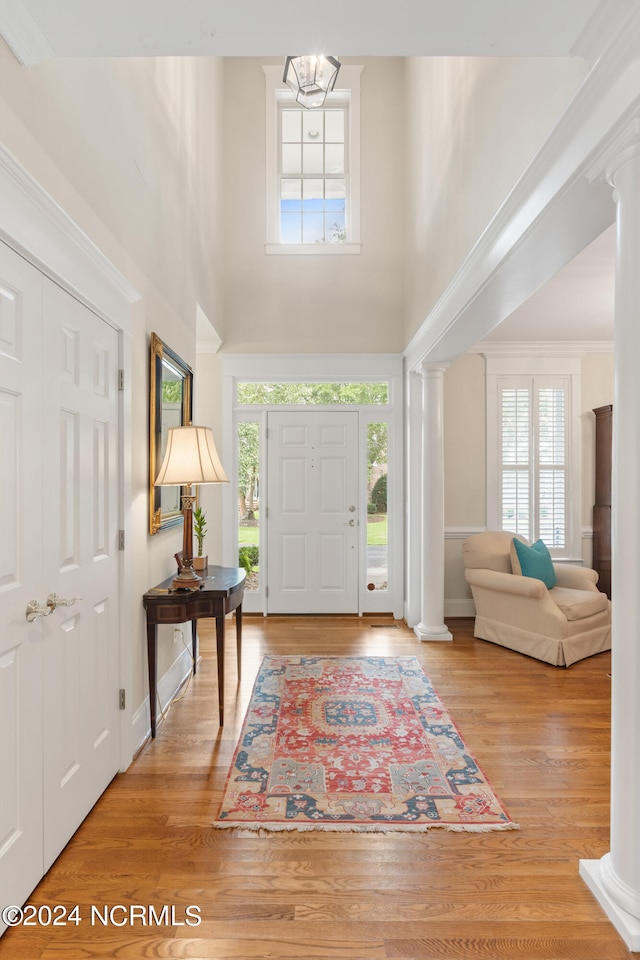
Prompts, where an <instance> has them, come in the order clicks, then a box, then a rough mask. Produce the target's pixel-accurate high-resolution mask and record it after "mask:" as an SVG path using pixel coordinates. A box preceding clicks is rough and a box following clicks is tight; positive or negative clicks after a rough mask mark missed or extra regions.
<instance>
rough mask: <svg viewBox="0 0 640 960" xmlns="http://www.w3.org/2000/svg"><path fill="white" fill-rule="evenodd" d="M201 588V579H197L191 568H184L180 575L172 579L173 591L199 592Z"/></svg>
mask: <svg viewBox="0 0 640 960" xmlns="http://www.w3.org/2000/svg"><path fill="white" fill-rule="evenodd" d="M201 586H202V577H199V576H198V574H197V573H195V571H194V570H193V568H192V567H190V566H189V567H187V566H184V567H182V569H181V570H180V573H179V574H178V575H177V576H175V577H174V578H173V583H172V584H171V587H172V589H173V590H199V589H200V587H201Z"/></svg>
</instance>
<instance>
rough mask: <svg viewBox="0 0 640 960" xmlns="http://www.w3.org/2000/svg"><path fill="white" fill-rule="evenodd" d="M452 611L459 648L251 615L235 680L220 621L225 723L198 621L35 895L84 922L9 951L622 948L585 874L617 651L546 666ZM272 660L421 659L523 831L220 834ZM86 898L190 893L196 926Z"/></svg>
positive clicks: (534, 951) (557, 954) (545, 959)
mask: <svg viewBox="0 0 640 960" xmlns="http://www.w3.org/2000/svg"><path fill="white" fill-rule="evenodd" d="M448 623H449V626H450V629H451V630H452V633H453V635H454V640H453V642H452V643H426V644H421V643H420V642H419V641H417V640H416V638H415V636H414V634H413V633H412V632H411V631H410V630H409V629H408V628H407V627H406V626H405V625H404V624H402V623H398V622H394V621H392V620H389V619H386V618H384V617H376V618H367V619H358V618H332V617H325V618H317V617H316V618H302V617H295V618H284V617H269V618H267V619H264V618H262V617H246V618H245V628H244V643H243V654H244V655H243V671H242V680H241V683H240V684H239V686H238V685H237V675H236V668H235V643H234V642H233V624H231V623H229V630H228V636H227V658H226V660H227V663H226V667H227V688H226V704H227V706H226V713H225V728H224V730H223V731H220V730H219V728H218V725H217V722H216V719H215V717H216V713H217V711H216V707H215V704H216V689H217V688H216V681H215V654H214V652H213V647H214V644H213V634H212V631H211V630H209V629H208V628H203V629H202V631H201V651H202V658H203V659H202V663H201V667H200V669H199V673H198V675H197V676H196V677H195V678H194V679H193V681H192V683H191V685H190V688H189V690H188V692H187V694H186V696H185V697H184V699H182V700H181V701H180V702H178V703H176V704H175V705H174V706H173V707H172V708H171V710H170V712H169V715H168V717H167V720H166V721H165V723H164V724H163V725H162V726H161V727H160V729H159V732H158V737H157V739H156V741H155V742H149V743H148V744H147V745H146V746H145V748H144V749H143V750H142V752H141V753H140V755H139V756H138V758H137V759H136V760H135V762H134V763H133V764H132V766H131V767H130V769H129V770H128V771H127V773H126V774H123V775H120V776H118V777H117V778H116V780H114V782H113V784H112V785H111V787H110V788H109V789H108V790H107V792H106V793H105V794H104V796H103V797H102V799H101V800H100V802H99V803H98V805H97V806H96V808H95V809H94V811H93V812H92V813H91V814H90V815H89V817H88V818H87V819H86V821H85V822H84V823H83V824H82V826H81V827H80V829H79V830H78V832H77V834H76V835H75V837H74V838H73V839H72V841H71V842H70V844H69V845H68V847H67V848H66V849H65V850H64V851H63V853H62V854H61V856H60V857H59V859H58V860H57V862H56V863H55V864H54V866H53V867H52V869H51V870H50V871H49V873H48V874H47V876H46V877H45V878H44V880H43V881H42V883H41V884H40V886H39V887H38V888H37V890H36V891H35V892H34V894H33V896H32V897H31V898H30V902H32V903H34V904H47V905H54V904H58V903H60V904H65V905H66V906H67V907H69V908H71V907H72V906H73V905H74V904H79V905H80V910H79V915H80V916H81V917H82V918H83V919H82V922H81V923H80V924H78V925H77V926H74V925H68V926H66V927H52V926H49V927H39V928H33V927H31V928H29V929H27V928H21V927H17V928H15V929H12V930H9V931H8V933H7V934H6V936H5V937H3V938H2V939H1V940H0V957H1V958H2V960H13V958H19V960H39V958H56V960H80V958H88V957H118V958H132V960H133V958H135V960H139V958H148V957H167V958H187V957H188V958H195V960H209V958H215V960H225V958H229V960H240V958H246V960H257V958H260V960H263V958H276V960H316V958H317V960H320V958H322V960H327V958H331V960H386V958H389V960H513V958H524V960H618V958H620V960H622V958H626V957H628V956H629V954H628V951H627V949H626V947H625V945H624V943H623V942H622V940H621V939H620V937H619V936H618V934H617V933H616V931H615V930H614V928H613V927H612V926H611V925H610V924H609V922H608V921H607V919H606V917H605V915H604V913H603V912H602V911H601V909H600V907H599V906H598V905H597V903H596V901H595V900H594V898H593V897H592V895H591V893H590V892H589V890H588V889H587V887H586V886H585V884H584V883H583V882H582V880H581V879H580V878H579V876H578V861H579V860H580V859H581V858H588V859H591V858H599V857H600V856H602V854H604V853H605V852H606V851H607V849H608V847H609V840H608V838H609V828H608V822H609V714H610V679H609V676H608V673H609V670H610V662H611V661H610V655H609V654H600V655H599V656H596V657H592V658H591V659H589V660H586V661H582V662H581V663H578V664H575V665H574V666H572V667H570V668H569V669H564V668H557V667H551V666H548V665H545V664H542V663H539V662H537V661H535V660H532V659H529V658H527V657H523V656H520V655H519V654H517V653H514V652H512V651H509V650H504V649H502V648H500V647H497V646H494V645H493V644H489V643H485V642H483V641H480V640H474V639H473V636H472V621H471V620H450V621H448ZM380 624H382V626H380ZM266 653H273V654H292V653H304V654H309V653H316V654H335V655H339V654H375V655H383V656H384V655H387V656H393V655H415V656H416V657H418V659H419V661H420V663H421V664H422V665H423V667H424V669H425V670H426V672H427V674H428V675H429V676H430V678H431V680H432V681H433V683H434V685H435V687H436V689H437V690H438V692H439V694H440V696H441V697H442V699H443V701H444V703H445V705H446V706H447V708H448V709H449V711H450V713H451V714H452V717H453V719H454V720H455V722H456V723H457V725H458V727H459V729H460V731H461V733H462V736H463V737H464V738H465V740H466V741H467V743H468V745H469V747H470V749H471V750H472V751H473V753H474V755H475V758H476V760H477V761H478V763H479V764H480V765H481V767H482V768H483V769H484V771H485V773H486V775H487V776H488V778H489V780H490V782H491V784H492V785H493V787H494V789H495V791H496V792H497V794H498V796H499V797H500V798H501V799H502V801H503V803H504V804H505V806H506V808H507V810H508V811H509V813H510V815H511V816H512V818H513V819H514V820H516V821H517V822H519V824H520V829H519V830H517V831H515V830H514V831H506V832H495V833H484V834H483V833H480V834H469V833H467V834H465V833H453V832H446V831H444V830H439V829H432V830H430V831H429V832H427V833H424V834H409V835H406V834H405V835H402V834H397V833H396V834H387V835H372V834H367V835H362V834H360V835H358V834H351V833H326V832H314V833H278V834H274V835H272V836H269V837H266V838H265V837H262V836H260V837H255V836H247V835H246V833H245V834H244V835H238V834H237V833H236V831H234V830H214V829H212V827H211V820H212V817H213V815H214V813H215V811H216V809H217V804H218V801H219V798H220V793H221V789H222V786H223V784H224V780H225V777H226V773H227V770H228V767H229V764H230V761H231V757H232V753H233V748H234V746H235V742H236V738H237V735H238V732H239V727H240V724H241V722H242V719H243V716H244V711H245V708H246V706H247V702H248V698H249V695H250V693H251V689H252V686H253V681H254V678H255V675H256V672H257V668H258V666H259V663H260V662H261V659H262V657H263V656H264V655H265V654H266ZM92 904H96V905H100V906H101V908H102V906H103V905H107V906H111V907H113V906H117V905H122V906H123V907H126V908H127V910H128V909H129V907H130V905H132V904H134V905H141V906H148V905H153V906H154V907H155V908H156V911H157V912H160V910H161V907H162V906H163V905H164V904H167V905H172V904H173V905H175V908H176V910H175V919H176V920H178V921H179V920H184V919H185V908H186V907H187V906H189V905H192V904H193V905H196V906H198V907H200V911H201V917H202V922H201V924H200V925H199V926H188V925H182V926H180V925H177V926H146V927H145V926H142V924H141V921H140V920H136V922H135V923H133V924H131V923H127V924H126V925H123V926H116V925H114V924H110V925H108V926H106V927H103V926H102V925H101V924H100V923H99V922H98V923H97V924H96V925H93V926H92V925H90V921H89V919H88V918H89V916H90V907H91V905H92ZM124 915H125V911H124V910H122V911H117V910H116V911H115V913H114V918H115V919H116V920H117V921H118V922H120V921H121V919H122V918H123V917H124Z"/></svg>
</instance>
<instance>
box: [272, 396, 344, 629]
mask: <svg viewBox="0 0 640 960" xmlns="http://www.w3.org/2000/svg"><path fill="white" fill-rule="evenodd" d="M267 422H268V439H267V463H268V490H269V497H268V499H269V503H268V508H269V509H268V515H267V545H268V546H267V549H268V563H267V567H268V597H267V611H268V613H357V612H358V413H357V412H355V411H345V412H342V411H339V412H330V413H324V412H322V411H309V412H307V411H304V412H300V413H298V412H296V413H286V412H279V411H277V412H270V413H269V414H268V421H267Z"/></svg>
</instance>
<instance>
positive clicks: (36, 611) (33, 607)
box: [24, 600, 54, 623]
mask: <svg viewBox="0 0 640 960" xmlns="http://www.w3.org/2000/svg"><path fill="white" fill-rule="evenodd" d="M53 610H54V608H53V607H50V606H49V605H48V602H47V606H46V607H41V606H40V605H39V603H38V601H37V600H30V601H29V603H28V604H27V609H26V610H25V614H24V615H25V617H26V618H27V622H28V623H33V621H34V620H37V619H38V617H48V616H49V614H50V613H53Z"/></svg>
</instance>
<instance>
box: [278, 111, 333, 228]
mask: <svg viewBox="0 0 640 960" xmlns="http://www.w3.org/2000/svg"><path fill="white" fill-rule="evenodd" d="M346 130H347V107H346V105H341V106H332V107H331V109H322V110H312V111H311V110H307V109H305V108H300V107H297V106H296V107H293V106H288V105H281V108H280V163H279V185H280V242H281V243H346V241H347V226H348V225H347V216H346V213H347V169H346V158H347V152H346V150H345V136H346Z"/></svg>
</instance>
